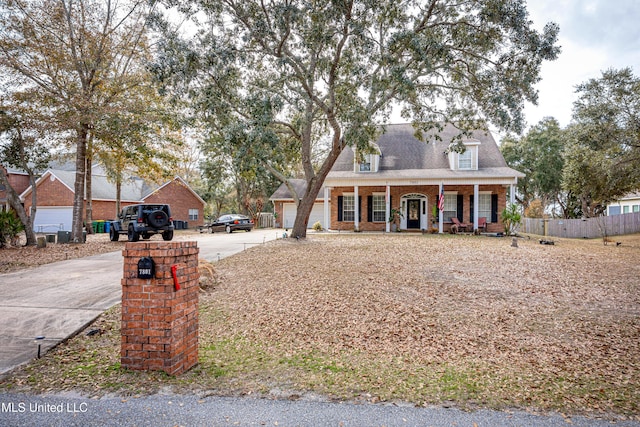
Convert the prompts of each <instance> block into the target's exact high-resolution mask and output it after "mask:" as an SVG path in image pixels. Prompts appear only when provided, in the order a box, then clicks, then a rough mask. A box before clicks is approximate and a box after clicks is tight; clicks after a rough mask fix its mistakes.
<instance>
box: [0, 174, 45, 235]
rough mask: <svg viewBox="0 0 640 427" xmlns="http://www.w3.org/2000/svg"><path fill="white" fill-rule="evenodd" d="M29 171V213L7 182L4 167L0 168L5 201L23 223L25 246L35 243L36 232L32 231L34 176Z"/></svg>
mask: <svg viewBox="0 0 640 427" xmlns="http://www.w3.org/2000/svg"><path fill="white" fill-rule="evenodd" d="M28 172H29V183H30V184H31V215H27V212H26V211H25V209H24V206H23V205H22V202H21V201H20V196H19V195H18V193H16V190H15V189H14V188H13V187H12V186H11V184H10V183H9V177H8V176H7V175H6V174H5V170H4V168H0V182H1V183H2V184H3V185H4V186H5V188H6V192H7V201H8V202H9V206H11V208H13V210H14V211H15V212H16V214H17V215H18V218H19V219H20V222H22V225H24V234H25V236H26V238H27V242H26V244H25V245H26V246H35V245H36V243H37V239H36V233H35V232H34V231H33V220H34V218H35V217H36V177H35V175H34V174H33V172H31V171H28Z"/></svg>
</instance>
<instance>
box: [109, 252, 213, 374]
mask: <svg viewBox="0 0 640 427" xmlns="http://www.w3.org/2000/svg"><path fill="white" fill-rule="evenodd" d="M199 251H200V250H199V249H198V247H197V243H196V242H139V243H127V244H126V245H125V248H124V250H123V251H122V254H123V256H124V277H123V279H122V323H121V334H122V343H121V346H120V357H121V365H122V367H125V368H129V369H135V370H151V371H164V372H166V373H167V374H169V375H180V374H181V373H183V372H185V371H187V370H188V369H190V368H192V367H193V366H194V365H195V364H196V363H198V291H199V285H198V281H199V273H198V252H199ZM145 257H148V258H151V259H152V260H153V265H154V271H148V269H147V268H142V267H141V268H140V269H139V263H140V265H141V266H143V267H148V265H145V262H146V263H147V264H148V259H147V260H143V262H140V260H141V259H142V258H145ZM174 276H175V278H174ZM140 277H151V278H140Z"/></svg>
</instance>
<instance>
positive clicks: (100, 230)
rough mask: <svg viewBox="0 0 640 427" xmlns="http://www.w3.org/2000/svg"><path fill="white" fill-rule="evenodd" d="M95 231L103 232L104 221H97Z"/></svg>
mask: <svg viewBox="0 0 640 427" xmlns="http://www.w3.org/2000/svg"><path fill="white" fill-rule="evenodd" d="M95 231H96V233H104V221H98V229H97V230H95Z"/></svg>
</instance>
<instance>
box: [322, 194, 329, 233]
mask: <svg viewBox="0 0 640 427" xmlns="http://www.w3.org/2000/svg"><path fill="white" fill-rule="evenodd" d="M330 199H331V188H329V187H324V205H323V208H324V228H325V230H328V229H329V228H331V209H329V200H330Z"/></svg>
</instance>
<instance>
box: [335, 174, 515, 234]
mask: <svg viewBox="0 0 640 427" xmlns="http://www.w3.org/2000/svg"><path fill="white" fill-rule="evenodd" d="M514 187H515V185H514V184H507V185H505V184H491V183H487V184H484V183H473V184H460V183H447V182H441V183H439V184H435V185H434V184H432V185H428V184H427V185H384V186H379V185H352V186H333V187H325V189H324V195H323V196H324V216H325V224H329V229H331V230H351V231H353V230H358V231H384V232H392V231H396V230H395V229H396V228H397V229H398V230H402V231H432V232H438V233H445V232H450V231H451V228H452V226H454V222H455V221H456V220H457V221H458V222H460V223H462V224H465V225H466V231H474V230H477V229H478V228H479V226H480V225H481V224H483V223H486V227H485V228H484V230H481V231H487V232H500V231H502V229H503V227H502V224H501V222H500V213H501V212H502V210H503V209H504V208H505V207H506V203H507V196H508V197H509V199H510V200H511V202H512V203H513V202H514V200H513V198H514V195H515V189H514ZM441 194H444V202H443V205H442V209H440V207H439V206H438V201H439V196H440V195H441ZM434 208H435V209H434Z"/></svg>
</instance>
